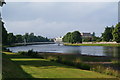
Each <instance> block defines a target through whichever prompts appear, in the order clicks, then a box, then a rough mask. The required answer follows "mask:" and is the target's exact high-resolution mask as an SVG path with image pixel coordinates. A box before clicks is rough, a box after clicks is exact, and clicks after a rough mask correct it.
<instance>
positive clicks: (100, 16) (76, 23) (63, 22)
mask: <svg viewBox="0 0 120 80" xmlns="http://www.w3.org/2000/svg"><path fill="white" fill-rule="evenodd" d="M2 17H3V20H4V22H5V27H6V28H7V30H8V31H9V32H13V33H14V34H24V33H26V32H34V33H35V34H36V35H42V36H45V37H49V38H54V37H59V36H63V35H65V34H66V33H67V32H69V31H75V30H78V31H80V32H96V35H97V36H100V35H101V33H102V32H103V31H104V28H105V27H106V26H111V25H115V24H116V23H117V22H118V3H117V2H45V3H44V2H8V3H7V4H6V5H4V7H3V8H2Z"/></svg>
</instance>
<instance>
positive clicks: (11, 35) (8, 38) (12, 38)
mask: <svg viewBox="0 0 120 80" xmlns="http://www.w3.org/2000/svg"><path fill="white" fill-rule="evenodd" d="M7 40H8V44H9V45H11V44H13V43H15V40H16V37H15V36H14V34H13V33H9V34H8V37H7Z"/></svg>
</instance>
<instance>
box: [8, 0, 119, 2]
mask: <svg viewBox="0 0 120 80" xmlns="http://www.w3.org/2000/svg"><path fill="white" fill-rule="evenodd" d="M118 1H119V0H6V2H118Z"/></svg>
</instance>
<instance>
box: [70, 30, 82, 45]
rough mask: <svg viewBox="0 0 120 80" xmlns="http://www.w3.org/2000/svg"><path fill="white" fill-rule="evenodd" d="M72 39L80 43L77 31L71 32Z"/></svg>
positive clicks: (79, 35)
mask: <svg viewBox="0 0 120 80" xmlns="http://www.w3.org/2000/svg"><path fill="white" fill-rule="evenodd" d="M72 39H73V42H72V43H82V37H81V34H80V32H79V31H74V32H73V33H72Z"/></svg>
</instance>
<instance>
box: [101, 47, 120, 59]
mask: <svg viewBox="0 0 120 80" xmlns="http://www.w3.org/2000/svg"><path fill="white" fill-rule="evenodd" d="M103 49H104V50H103V53H104V54H105V55H106V56H113V57H119V56H120V54H119V53H120V47H103Z"/></svg>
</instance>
